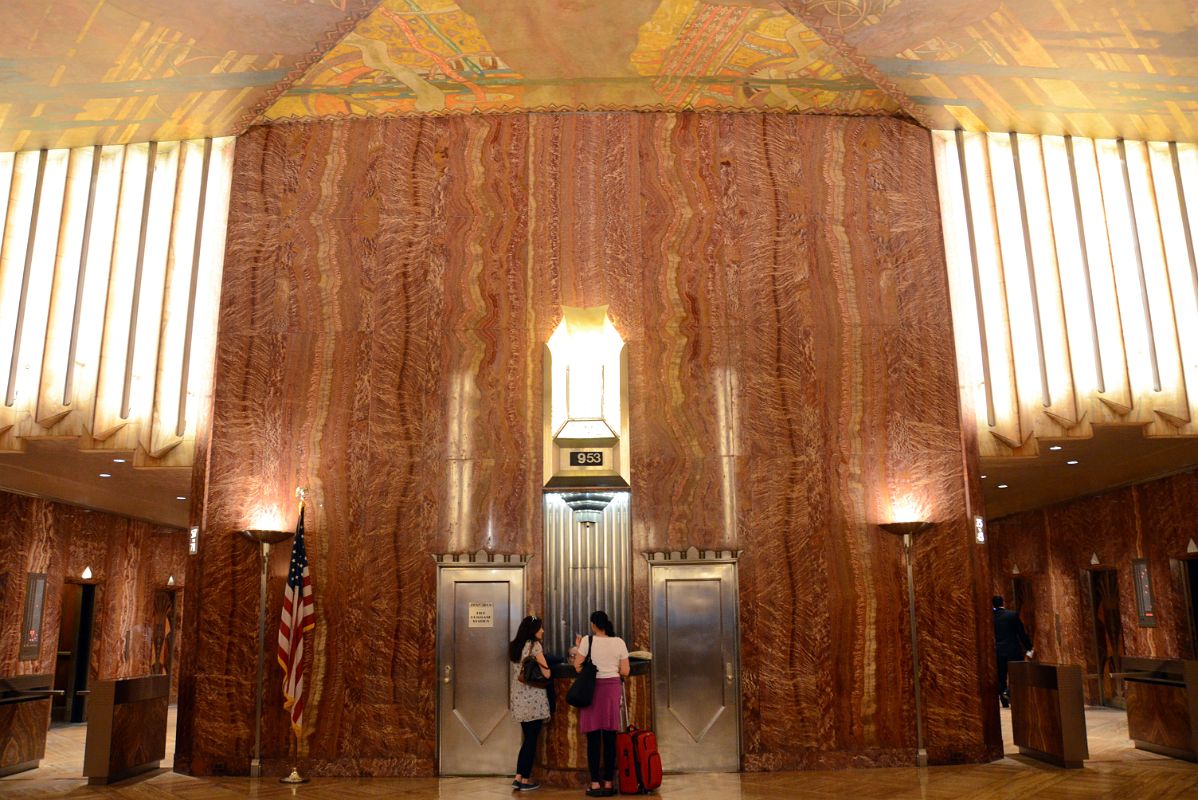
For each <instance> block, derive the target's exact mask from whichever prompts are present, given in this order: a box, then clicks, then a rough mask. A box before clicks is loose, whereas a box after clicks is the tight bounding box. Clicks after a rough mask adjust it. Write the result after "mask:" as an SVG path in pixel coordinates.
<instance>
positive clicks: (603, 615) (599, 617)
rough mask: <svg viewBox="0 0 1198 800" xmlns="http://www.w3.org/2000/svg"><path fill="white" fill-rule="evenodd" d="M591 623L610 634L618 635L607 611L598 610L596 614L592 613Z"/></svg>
mask: <svg viewBox="0 0 1198 800" xmlns="http://www.w3.org/2000/svg"><path fill="white" fill-rule="evenodd" d="M591 624H592V625H594V626H595V627H596V628H598V629H599V630H601V631H603V632H604V633H606V634H607V635H608V636H615V635H616V629H615V628H613V627H612V624H611V620H610V619H608V618H607V612H606V611H596V612H595V613H594V614H591Z"/></svg>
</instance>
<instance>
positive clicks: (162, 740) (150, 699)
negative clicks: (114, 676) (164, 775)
mask: <svg viewBox="0 0 1198 800" xmlns="http://www.w3.org/2000/svg"><path fill="white" fill-rule="evenodd" d="M170 691H171V678H170V676H169V675H147V676H145V677H142V678H121V679H119V680H115V681H96V682H95V683H94V684H93V685H92V690H91V697H90V698H89V699H88V702H87V744H86V745H85V746H84V752H83V775H84V777H86V778H87V782H88V783H89V784H98V783H112V782H113V781H119V780H122V779H123V778H128V777H130V776H132V775H136V774H138V773H140V772H146V771H148V770H152V769H158V764H159V762H161V761H162V759H164V758H166V711H167V704H168V702H169V701H170Z"/></svg>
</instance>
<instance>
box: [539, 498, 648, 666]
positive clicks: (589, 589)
mask: <svg viewBox="0 0 1198 800" xmlns="http://www.w3.org/2000/svg"><path fill="white" fill-rule="evenodd" d="M629 498H630V495H629V493H628V492H616V494H615V497H614V498H613V499H612V501H611V503H609V504H608V506H607V507H606V508H605V509H603V513H602V515H601V516H600V518H599V521H598V522H596V523H595V524H593V525H584V524H582V523H581V522H579V521H577V520H576V519H575V516H574V511H573V510H571V509H570V508H569V507H568V506H567V505H566V504H565V503H564V502H563V501H562V500H561V498H560V497H559V496H557V495H555V494H546V495H545V499H544V504H545V612H544V617H545V646H546V649H547V650H549V652H551V653H557V654H560V655H563V656H564V655H565V654H566V652H567V651H568V650H569V649H570V646H571V645H572V644H573V641H574V634H576V633H582V634H585V633H587V632H588V631H589V630H590V621H589V620H590V616H591V612H592V611H606V612H607V614H608V616H609V617H611V620H612V624H613V625H614V626H615V629H616V635H617V636H623V637H625V638H627V637H628V636H629V635H630V634H631V632H632V631H631V627H630V625H629V606H630V605H631V594H632V568H631V565H632V561H631V553H630V548H631V546H632V526H631V518H630V516H629Z"/></svg>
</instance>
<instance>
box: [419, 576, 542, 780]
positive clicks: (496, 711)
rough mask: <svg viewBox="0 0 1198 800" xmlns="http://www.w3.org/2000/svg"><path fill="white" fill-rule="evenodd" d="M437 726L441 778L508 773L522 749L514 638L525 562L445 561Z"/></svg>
mask: <svg viewBox="0 0 1198 800" xmlns="http://www.w3.org/2000/svg"><path fill="white" fill-rule="evenodd" d="M437 573H438V574H437V687H438V690H437V730H438V734H437V737H438V769H439V772H440V774H441V775H503V774H508V773H510V772H511V767H512V760H513V758H514V757H515V753H516V751H518V750H519V749H520V726H519V725H517V724H516V723H515V722H514V721H513V720H512V716H511V713H510V712H509V710H508V709H509V699H510V698H509V694H510V691H511V683H510V681H511V667H510V663H509V661H508V655H507V648H508V643H509V642H510V641H511V640H512V639H513V638H515V635H516V630H517V629H518V628H519V627H520V620H521V619H523V616H524V564H523V563H512V564H499V563H494V564H478V565H465V566H457V565H453V566H450V565H439V569H438V570H437Z"/></svg>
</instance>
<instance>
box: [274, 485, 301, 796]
mask: <svg viewBox="0 0 1198 800" xmlns="http://www.w3.org/2000/svg"><path fill="white" fill-rule="evenodd" d="M295 496H296V497H298V498H299V507H300V514H301V515H302V514H303V513H304V500H305V498H307V496H308V490H307V489H306V488H304V487H303V486H299V487H297V488H296V490H295ZM300 635H301V636H303V634H302V633H301V634H300ZM290 727H291V736H290V737H289V738H290V739H291V746H290V747H289V748H288V754H289V755H290V756H291V757H292V763H293V764H294V765H295V766H293V767H292V768H291V774H290V775H287V776H285V777H282V778H279V783H286V784H291V785H297V784H301V783H307V782H308V779H307V778H305V777H304V776H303V775H300V771H299V749H300V740H299V731H298V730H296V729H295V727H294V726H290Z"/></svg>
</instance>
